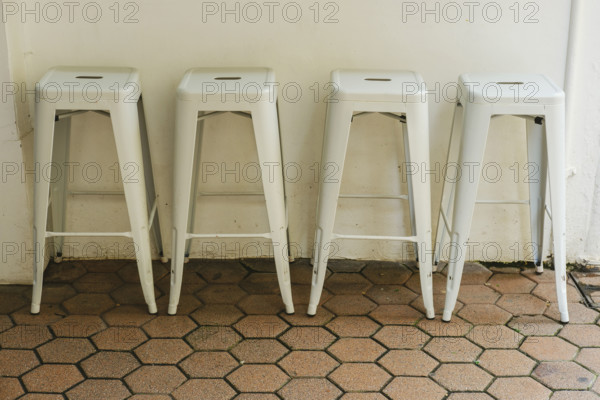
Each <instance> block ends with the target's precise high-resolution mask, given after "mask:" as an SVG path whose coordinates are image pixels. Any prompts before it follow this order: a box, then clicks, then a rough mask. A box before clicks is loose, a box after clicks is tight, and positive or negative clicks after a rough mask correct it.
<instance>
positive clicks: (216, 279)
mask: <svg viewBox="0 0 600 400" xmlns="http://www.w3.org/2000/svg"><path fill="white" fill-rule="evenodd" d="M190 264H191V267H192V268H193V269H194V271H196V272H197V273H198V274H200V276H201V277H202V278H204V280H205V281H206V282H208V283H210V284H213V283H238V282H240V281H241V280H242V279H244V278H245V277H246V275H248V271H247V270H246V268H244V267H243V266H242V264H240V263H239V262H238V261H237V260H218V261H215V260H202V261H195V260H194V261H191V260H190Z"/></svg>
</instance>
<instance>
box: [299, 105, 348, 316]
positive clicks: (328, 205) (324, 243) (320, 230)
mask: <svg viewBox="0 0 600 400" xmlns="http://www.w3.org/2000/svg"><path fill="white" fill-rule="evenodd" d="M352 111H353V109H352V103H349V102H344V101H340V102H337V103H330V104H329V105H328V109H327V117H326V122H325V137H324V138H323V153H322V156H321V168H320V172H321V174H320V175H323V176H320V178H319V180H320V187H319V200H318V204H317V230H316V233H315V248H314V253H313V258H314V265H313V278H312V287H311V290H310V301H309V304H308V311H307V313H308V315H315V314H316V313H317V307H318V306H319V299H320V298H321V292H322V291H323V283H324V281H325V274H326V272H327V261H328V260H329V251H330V250H331V241H332V233H333V226H334V223H335V214H336V211H337V202H338V197H339V195H340V187H341V184H342V173H343V171H344V159H345V157H346V149H347V147H348V138H349V135H350V124H351V122H352ZM330 171H331V172H334V174H331V173H330Z"/></svg>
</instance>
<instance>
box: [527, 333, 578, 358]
mask: <svg viewBox="0 0 600 400" xmlns="http://www.w3.org/2000/svg"><path fill="white" fill-rule="evenodd" d="M521 350H522V351H524V352H525V353H527V354H529V355H530V356H531V357H533V358H535V359H536V360H539V361H569V360H572V359H573V357H575V354H577V350H578V349H577V347H575V346H573V345H572V344H570V343H568V342H566V341H564V340H563V339H561V338H559V337H553V336H529V337H528V338H527V339H526V340H525V341H524V342H523V344H522V345H521Z"/></svg>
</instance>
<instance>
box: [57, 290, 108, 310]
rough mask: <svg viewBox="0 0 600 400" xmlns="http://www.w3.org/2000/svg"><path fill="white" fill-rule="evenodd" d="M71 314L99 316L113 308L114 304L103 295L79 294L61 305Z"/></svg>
mask: <svg viewBox="0 0 600 400" xmlns="http://www.w3.org/2000/svg"><path fill="white" fill-rule="evenodd" d="M63 306H64V307H65V309H66V310H67V311H68V312H69V313H71V314H87V315H100V314H102V313H103V312H105V311H108V310H110V309H111V308H113V307H114V306H115V302H114V301H113V300H112V299H111V298H110V296H109V295H107V294H104V293H80V294H78V295H76V296H74V297H71V298H70V299H69V300H67V301H65V302H64V303H63Z"/></svg>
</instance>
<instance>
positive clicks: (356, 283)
mask: <svg viewBox="0 0 600 400" xmlns="http://www.w3.org/2000/svg"><path fill="white" fill-rule="evenodd" d="M370 286H371V282H369V281H368V280H367V279H365V278H364V277H363V276H362V275H360V274H356V273H354V274H344V273H335V274H333V275H331V276H330V277H329V278H328V279H327V280H326V281H325V287H326V288H327V290H329V291H330V292H331V293H333V294H357V293H362V292H364V291H366V290H367V289H368V288H369V287H370Z"/></svg>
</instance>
